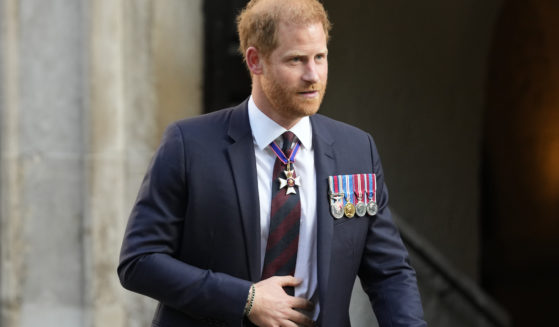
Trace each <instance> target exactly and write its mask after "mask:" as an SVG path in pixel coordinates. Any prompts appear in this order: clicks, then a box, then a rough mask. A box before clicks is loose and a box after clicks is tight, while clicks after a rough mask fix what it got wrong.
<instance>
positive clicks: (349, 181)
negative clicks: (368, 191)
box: [344, 175, 353, 203]
mask: <svg viewBox="0 0 559 327" xmlns="http://www.w3.org/2000/svg"><path fill="white" fill-rule="evenodd" d="M349 176H350V175H344V177H345V195H346V197H347V198H346V201H347V202H350V203H353V178H349Z"/></svg>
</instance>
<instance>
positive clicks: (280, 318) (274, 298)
mask: <svg viewBox="0 0 559 327" xmlns="http://www.w3.org/2000/svg"><path fill="white" fill-rule="evenodd" d="M299 284H301V281H300V280H298V279H297V278H295V277H292V276H281V277H280V276H274V277H270V278H268V279H265V280H263V281H260V282H258V283H256V284H254V288H255V295H254V302H253V305H252V310H251V311H250V314H249V315H248V319H249V320H250V321H251V322H252V323H254V324H255V325H257V326H260V327H280V326H281V327H284V326H285V327H297V326H305V327H307V326H308V327H312V326H313V324H314V323H313V321H312V319H310V318H309V317H307V316H306V315H305V314H303V313H301V312H299V311H297V310H296V309H302V310H312V309H313V307H314V305H313V304H312V302H310V301H307V300H306V299H303V298H299V297H294V296H290V295H288V294H287V293H285V291H284V290H283V287H284V286H292V287H295V286H297V285H299Z"/></svg>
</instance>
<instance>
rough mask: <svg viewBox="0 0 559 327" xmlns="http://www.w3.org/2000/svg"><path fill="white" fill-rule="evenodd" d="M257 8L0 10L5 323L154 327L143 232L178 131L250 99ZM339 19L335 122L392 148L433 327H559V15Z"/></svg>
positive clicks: (151, 0)
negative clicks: (150, 170) (126, 274)
mask: <svg viewBox="0 0 559 327" xmlns="http://www.w3.org/2000/svg"><path fill="white" fill-rule="evenodd" d="M245 3H246V0H231V1H224V0H158V1H156V0H19V1H18V0H0V28H1V29H0V128H1V129H0V153H1V160H0V176H1V178H0V219H1V221H0V258H1V261H0V281H1V283H0V301H1V302H0V325H1V326H2V327H4V326H5V327H19V326H25V327H27V326H57V327H59V326H63V327H64V326H72V327H73V326H116V327H121V326H122V327H132V326H138V327H139V326H149V325H150V321H151V317H152V315H153V310H154V302H153V301H152V300H150V299H146V298H144V297H142V296H138V295H134V294H132V293H130V292H127V291H125V290H124V289H122V288H121V287H120V284H119V282H118V279H117V275H116V265H117V261H118V254H119V251H120V244H121V241H122V236H123V231H124V227H125V224H126V221H127V218H128V214H129V211H130V209H131V207H132V204H133V202H134V199H135V196H136V193H137V191H138V187H139V184H140V182H141V179H142V177H143V174H144V173H145V170H146V168H147V165H148V162H149V160H150V158H151V156H152V154H153V152H154V150H155V148H156V147H157V145H158V143H159V140H160V138H161V134H162V132H163V130H164V128H165V126H166V125H167V124H169V123H170V122H172V121H174V120H176V119H180V118H184V117H191V116H194V115H199V114H203V113H205V112H210V111H213V110H216V109H219V108H223V107H225V106H229V105H233V104H236V103H238V102H240V101H242V100H244V99H245V98H246V97H247V96H248V95H249V92H250V80H249V77H248V74H247V72H246V69H245V68H244V66H243V63H242V59H241V56H240V55H239V54H238V53H237V52H236V49H237V46H238V40H237V36H236V30H235V24H234V18H235V16H236V14H237V13H238V11H239V9H240V8H242V7H243V6H244V5H245ZM323 3H324V5H325V7H326V9H327V10H328V12H329V14H330V18H331V20H332V22H333V23H334V28H333V30H332V39H331V42H330V44H329V51H330V53H329V62H330V76H329V88H328V92H327V95H326V98H325V101H324V104H323V106H322V109H321V113H323V114H325V115H328V116H330V117H333V118H336V119H339V120H342V121H345V122H348V123H351V124H354V125H356V126H358V127H360V128H362V129H364V130H366V131H368V132H370V133H371V134H372V135H373V137H374V138H375V140H376V142H377V145H378V147H379V150H380V153H381V156H382V159H383V165H384V170H385V174H386V181H387V183H388V187H389V190H390V194H391V207H392V209H393V211H394V212H395V216H396V217H395V219H396V220H397V223H398V225H399V226H400V228H401V232H402V237H403V238H404V240H405V242H406V244H407V246H408V249H409V250H410V253H411V259H412V264H413V265H414V266H415V268H416V269H417V273H418V279H419V286H420V289H421V293H422V298H423V303H424V309H425V313H426V319H427V321H428V323H429V324H430V326H437V327H438V326H441V327H442V326H452V327H454V326H550V325H553V324H554V322H555V320H556V312H555V311H556V307H557V306H558V305H559V300H558V296H557V293H558V291H559V282H558V281H557V276H558V275H559V1H554V0H455V1H447V0H425V1H403V0H390V1H388V0H366V1H365V0H345V1H335V0H323ZM367 302H368V301H367V299H366V298H365V296H364V295H363V293H362V291H361V289H360V286H359V283H357V284H356V287H355V292H354V299H353V302H352V306H351V317H352V323H353V325H354V326H357V327H359V326H376V321H375V318H374V315H373V314H372V312H371V310H370V305H369V304H368V303H367Z"/></svg>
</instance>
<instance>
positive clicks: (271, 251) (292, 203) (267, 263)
mask: <svg viewBox="0 0 559 327" xmlns="http://www.w3.org/2000/svg"><path fill="white" fill-rule="evenodd" d="M282 138H283V147H282V151H283V153H284V154H285V156H286V157H287V158H289V157H290V156H291V152H292V151H293V148H294V147H293V140H294V139H295V135H294V134H293V133H292V132H289V131H288V132H285V133H283V134H282ZM290 166H291V169H294V168H293V163H291V165H290ZM286 170H287V165H286V164H284V163H283V162H282V161H281V160H280V159H279V158H276V162H275V164H274V172H273V180H272V208H271V210H270V231H269V234H268V243H267V245H266V255H265V257H264V268H263V270H262V279H266V278H269V277H272V276H286V275H291V276H293V275H294V274H295V263H296V261H297V248H298V245H299V225H300V219H301V198H300V196H299V192H298V190H296V191H297V192H296V193H290V194H287V190H288V188H287V187H283V188H281V189H280V182H279V178H280V177H286V176H285V171H286ZM295 176H296V175H295V174H294V175H293V177H295ZM285 290H286V292H287V293H288V294H290V295H293V291H294V290H293V287H286V288H285Z"/></svg>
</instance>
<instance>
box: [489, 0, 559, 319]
mask: <svg viewBox="0 0 559 327" xmlns="http://www.w3.org/2000/svg"><path fill="white" fill-rule="evenodd" d="M489 67H490V69H489V78H488V92H487V94H488V99H487V111H486V117H485V131H484V132H485V138H484V150H485V153H484V214H483V221H482V226H483V235H482V239H483V246H482V249H483V253H482V282H483V284H484V287H485V288H486V289H487V290H488V291H489V292H490V293H492V294H493V296H494V297H495V298H496V299H497V300H498V301H499V302H500V303H502V304H503V305H504V306H505V307H506V308H507V309H508V310H509V312H510V313H511V315H512V317H513V321H514V324H515V326H549V325H551V324H550V323H551V322H553V321H554V320H555V319H554V318H555V317H554V316H555V310H556V308H555V307H556V304H558V301H557V300H556V299H557V297H556V293H557V292H558V291H559V287H558V284H559V283H558V281H557V275H558V273H559V2H557V1H546V0H535V1H523V0H510V1H507V2H505V4H504V6H503V10H502V13H501V17H500V18H499V21H498V22H497V26H496V30H495V37H494V44H493V49H492V53H491V57H490V62H489ZM552 319H553V320H552Z"/></svg>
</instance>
